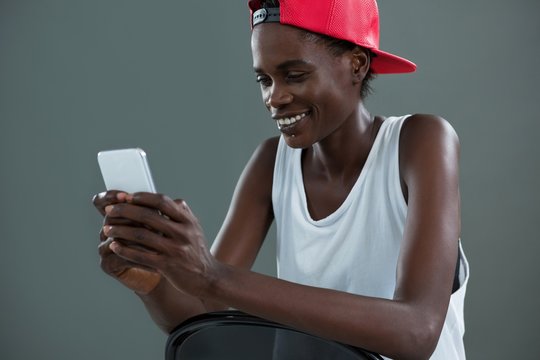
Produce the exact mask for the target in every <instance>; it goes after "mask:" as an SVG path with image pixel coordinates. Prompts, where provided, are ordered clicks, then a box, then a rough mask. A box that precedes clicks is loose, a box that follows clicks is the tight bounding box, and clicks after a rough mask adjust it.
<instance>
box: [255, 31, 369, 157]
mask: <svg viewBox="0 0 540 360" xmlns="http://www.w3.org/2000/svg"><path fill="white" fill-rule="evenodd" d="M302 34H303V30H299V29H296V28H294V27H291V26H287V25H281V24H275V23H273V24H261V25H257V26H256V27H255V28H254V29H253V34H252V40H251V48H252V52H253V67H254V70H255V73H256V75H257V81H258V82H259V83H260V86H261V92H262V98H263V101H264V103H265V105H266V107H267V108H268V110H269V111H270V113H271V115H272V119H274V121H276V124H277V126H278V128H279V129H280V131H281V132H282V133H283V135H284V137H285V141H286V142H287V144H288V145H289V146H291V147H295V148H306V147H308V146H311V145H313V144H314V143H316V142H319V141H321V140H323V139H325V138H327V137H328V136H330V135H332V134H334V133H335V132H336V131H340V130H344V131H346V128H347V123H350V122H354V121H355V116H357V115H358V114H357V109H358V104H359V102H360V101H361V99H360V95H359V94H360V91H359V89H360V86H361V82H362V79H363V75H365V72H363V70H362V69H364V68H366V71H367V68H369V63H367V66H363V65H365V64H362V58H363V57H362V56H358V53H357V54H355V53H354V52H353V51H351V52H347V53H345V54H343V55H340V56H335V55H333V54H331V53H330V51H329V50H328V48H327V47H326V46H325V45H323V44H321V43H317V42H314V41H308V40H306V39H305V36H302ZM364 59H365V62H368V60H367V57H364ZM359 69H360V70H359Z"/></svg>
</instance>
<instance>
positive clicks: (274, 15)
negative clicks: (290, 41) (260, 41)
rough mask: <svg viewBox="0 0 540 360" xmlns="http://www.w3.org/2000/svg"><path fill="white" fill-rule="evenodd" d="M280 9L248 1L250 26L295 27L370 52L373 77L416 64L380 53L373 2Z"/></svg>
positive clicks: (284, 0) (293, 4)
mask: <svg viewBox="0 0 540 360" xmlns="http://www.w3.org/2000/svg"><path fill="white" fill-rule="evenodd" d="M279 3H280V5H279V7H267V8H261V0H250V1H249V2H248V4H249V8H250V12H251V27H252V28H253V27H254V26H257V25H258V24H262V23H268V22H278V23H281V24H285V25H291V26H295V27H298V28H301V29H304V30H308V31H311V32H314V33H319V34H324V35H328V36H331V37H333V38H336V39H341V40H347V41H350V42H352V43H354V44H356V45H359V46H362V47H364V48H366V49H369V50H371V51H372V52H373V53H374V54H375V55H376V56H374V57H373V58H372V59H371V70H372V71H373V72H374V73H376V74H397V73H408V72H413V71H414V70H416V65H415V64H414V63H413V62H411V61H409V60H407V59H404V58H402V57H399V56H396V55H393V54H390V53H388V52H385V51H382V50H379V10H378V8H377V2H376V0H280V1H279Z"/></svg>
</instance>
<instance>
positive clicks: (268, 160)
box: [242, 137, 279, 186]
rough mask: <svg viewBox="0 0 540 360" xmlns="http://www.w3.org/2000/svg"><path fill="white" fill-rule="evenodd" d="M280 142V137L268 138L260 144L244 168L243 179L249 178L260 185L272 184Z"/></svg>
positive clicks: (248, 179)
mask: <svg viewBox="0 0 540 360" xmlns="http://www.w3.org/2000/svg"><path fill="white" fill-rule="evenodd" d="M278 144H279V137H272V138H269V139H266V140H264V141H263V142H262V143H261V144H259V146H258V147H257V149H255V151H254V152H253V155H252V156H251V159H250V160H249V162H248V163H247V165H246V167H245V169H244V172H243V174H242V180H243V181H246V180H247V181H249V182H253V183H258V184H259V185H264V184H265V183H269V185H270V186H271V181H272V174H273V172H274V163H275V161H276V152H277V148H278Z"/></svg>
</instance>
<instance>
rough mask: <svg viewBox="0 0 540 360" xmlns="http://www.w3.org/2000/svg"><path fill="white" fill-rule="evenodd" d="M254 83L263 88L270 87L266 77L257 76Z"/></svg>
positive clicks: (270, 83) (270, 81) (268, 79)
mask: <svg viewBox="0 0 540 360" xmlns="http://www.w3.org/2000/svg"><path fill="white" fill-rule="evenodd" d="M256 81H257V82H258V83H259V84H261V86H264V87H268V86H270V85H272V80H271V79H270V78H269V77H268V76H266V75H257V80H256Z"/></svg>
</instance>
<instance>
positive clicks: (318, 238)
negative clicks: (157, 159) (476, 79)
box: [94, 0, 468, 359]
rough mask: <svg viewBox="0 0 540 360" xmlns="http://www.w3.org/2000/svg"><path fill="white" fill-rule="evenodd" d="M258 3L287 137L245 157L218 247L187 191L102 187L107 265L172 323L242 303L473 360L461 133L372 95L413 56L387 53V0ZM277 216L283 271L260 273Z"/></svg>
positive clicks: (386, 352)
mask: <svg viewBox="0 0 540 360" xmlns="http://www.w3.org/2000/svg"><path fill="white" fill-rule="evenodd" d="M249 8H250V11H251V26H252V38H251V47H252V55H253V64H254V70H255V74H256V78H257V81H258V82H259V83H260V89H261V94H262V99H263V101H264V104H265V106H266V108H267V109H268V111H269V114H270V116H271V118H272V119H273V121H275V123H276V125H277V127H278V129H279V132H280V136H278V137H273V138H270V139H268V140H266V141H264V142H263V143H262V144H261V145H260V146H259V147H258V148H257V149H256V151H255V152H254V154H253V156H252V158H251V159H250V160H249V162H248V164H247V165H246V167H245V169H244V171H243V173H242V174H241V176H240V179H239V181H238V184H237V187H236V189H235V192H234V195H233V199H232V202H231V205H230V208H229V211H228V213H227V216H226V218H225V220H224V223H223V225H222V228H221V230H220V231H219V233H218V235H217V237H216V239H215V241H214V243H213V245H212V248H211V250H209V249H208V248H207V245H206V238H205V235H204V233H203V229H202V228H201V225H200V224H199V222H198V220H197V217H196V216H195V215H194V214H193V213H192V211H191V210H190V208H189V206H188V205H187V203H186V202H185V201H184V200H172V199H171V198H169V197H167V196H165V195H162V194H150V193H135V194H126V193H124V192H122V191H108V192H105V193H101V194H98V195H96V197H95V198H94V203H95V206H96V207H97V208H98V209H99V211H100V212H101V213H102V214H103V215H104V216H105V217H104V226H103V228H102V230H101V233H100V238H101V242H100V245H99V253H100V255H101V266H102V268H103V270H104V271H105V272H106V273H108V274H109V275H111V276H113V277H115V278H116V279H118V280H119V281H120V282H121V283H123V284H124V285H125V286H127V287H128V288H130V289H132V290H134V291H135V293H136V294H137V295H138V296H139V297H140V298H141V299H142V301H143V302H144V304H145V306H146V308H147V310H148V312H149V313H150V315H151V316H152V318H153V320H154V321H155V322H156V324H157V325H158V326H160V327H161V328H162V329H163V330H164V331H166V332H169V331H171V330H172V329H173V328H174V327H175V326H176V325H178V324H179V323H180V322H182V321H183V320H185V319H186V318H189V317H191V316H194V315H196V314H201V313H205V312H210V311H216V310H221V309H227V308H229V307H232V308H235V309H239V310H242V311H245V312H247V313H250V314H253V315H257V316H260V317H263V318H266V319H269V320H273V321H276V322H280V323H284V324H287V325H290V326H293V327H296V328H298V329H301V330H304V331H307V332H310V333H313V334H315V335H318V336H321V337H325V338H328V339H332V340H337V341H340V342H343V343H346V344H350V345H353V346H358V347H362V348H365V349H368V350H371V351H374V352H377V353H380V354H381V355H383V356H386V357H389V358H395V359H428V358H431V359H464V358H465V352H464V346H463V332H464V322H463V301H464V296H465V288H466V283H467V278H468V264H467V261H466V258H465V256H464V254H463V251H462V248H461V245H460V198H459V184H458V178H459V174H458V161H459V141H458V137H457V135H456V133H455V131H454V130H453V129H452V127H451V126H450V125H449V123H448V122H447V121H445V120H444V119H442V118H441V117H438V116H434V115H427V114H414V115H406V116H388V117H383V116H373V115H371V114H370V112H369V111H368V110H367V108H366V106H365V103H364V100H365V98H366V96H367V95H368V93H369V87H370V80H371V79H372V78H373V77H374V76H375V75H377V74H385V73H404V72H412V71H414V70H415V65H414V64H413V63H412V62H410V61H408V60H406V59H403V58H401V57H398V56H396V55H393V54H390V53H388V52H384V51H382V50H380V49H379V46H378V42H379V23H378V21H379V17H378V10H377V4H376V2H375V0H340V1H338V0H321V1H309V0H282V1H281V3H279V2H278V1H264V0H262V1H260V0H252V1H249ZM273 221H275V222H276V226H277V262H278V276H277V278H274V277H270V276H266V275H263V274H258V273H255V272H252V271H251V270H250V268H251V266H252V265H253V263H254V260H255V258H256V256H257V253H258V251H259V249H260V247H261V244H262V242H263V240H264V238H265V236H266V234H267V231H268V229H269V227H270V225H271V224H272V222H273ZM456 263H457V265H456Z"/></svg>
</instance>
